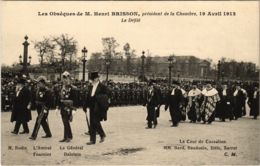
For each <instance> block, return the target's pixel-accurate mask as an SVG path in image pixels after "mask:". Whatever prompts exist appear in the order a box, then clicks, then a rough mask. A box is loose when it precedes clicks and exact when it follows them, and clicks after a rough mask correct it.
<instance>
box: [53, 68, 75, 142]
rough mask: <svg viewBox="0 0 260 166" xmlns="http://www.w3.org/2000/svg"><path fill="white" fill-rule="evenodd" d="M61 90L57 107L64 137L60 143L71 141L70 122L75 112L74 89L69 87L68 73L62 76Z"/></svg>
mask: <svg viewBox="0 0 260 166" xmlns="http://www.w3.org/2000/svg"><path fill="white" fill-rule="evenodd" d="M62 82H63V85H62V89H61V93H60V97H59V99H60V100H59V105H58V107H57V108H56V112H57V111H58V110H57V109H58V108H59V109H60V113H61V118H62V122H63V126H64V137H63V139H62V140H60V142H70V141H71V140H72V137H73V136H72V131H71V127H70V122H72V118H73V114H74V113H75V111H76V108H75V107H74V106H75V87H73V86H72V85H71V80H70V73H69V72H67V71H65V72H64V73H63V74H62Z"/></svg>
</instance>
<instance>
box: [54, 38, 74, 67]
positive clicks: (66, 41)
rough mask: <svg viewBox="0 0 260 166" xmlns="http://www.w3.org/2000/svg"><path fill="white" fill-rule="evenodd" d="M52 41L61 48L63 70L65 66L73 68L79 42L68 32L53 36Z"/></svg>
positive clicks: (60, 55)
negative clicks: (67, 63) (67, 62)
mask: <svg viewBox="0 0 260 166" xmlns="http://www.w3.org/2000/svg"><path fill="white" fill-rule="evenodd" d="M52 41H53V42H54V43H55V45H57V47H58V49H59V52H58V55H59V57H60V58H61V61H62V68H63V69H62V71H63V70H64V68H65V69H66V68H67V69H68V68H69V69H71V67H72V62H73V61H75V59H76V54H77V43H78V42H77V41H76V40H75V39H74V38H73V37H70V36H69V35H68V34H61V35H60V36H58V37H53V39H52ZM66 60H68V61H69V66H67V65H66Z"/></svg>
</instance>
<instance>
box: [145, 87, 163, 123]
mask: <svg viewBox="0 0 260 166" xmlns="http://www.w3.org/2000/svg"><path fill="white" fill-rule="evenodd" d="M160 98H161V93H160V90H159V89H157V88H155V87H153V88H152V89H151V90H149V89H148V91H147V98H146V103H145V105H146V108H147V117H146V120H147V121H148V128H151V127H152V122H153V124H154V126H156V125H157V116H159V112H158V111H159V109H157V110H155V107H159V105H160V103H161V101H160Z"/></svg>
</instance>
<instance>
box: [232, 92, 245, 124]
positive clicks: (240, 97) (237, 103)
mask: <svg viewBox="0 0 260 166" xmlns="http://www.w3.org/2000/svg"><path fill="white" fill-rule="evenodd" d="M244 103H245V95H244V93H243V91H242V90H238V92H237V95H236V96H234V115H235V119H238V118H240V117H242V113H243V109H245V108H244V106H245V104H244Z"/></svg>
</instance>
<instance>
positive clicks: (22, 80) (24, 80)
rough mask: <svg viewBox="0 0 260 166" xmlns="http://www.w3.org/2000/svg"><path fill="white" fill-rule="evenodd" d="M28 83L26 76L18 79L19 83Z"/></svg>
mask: <svg viewBox="0 0 260 166" xmlns="http://www.w3.org/2000/svg"><path fill="white" fill-rule="evenodd" d="M25 83H26V79H24V78H20V79H18V80H17V84H23V85H24V84H25Z"/></svg>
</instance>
